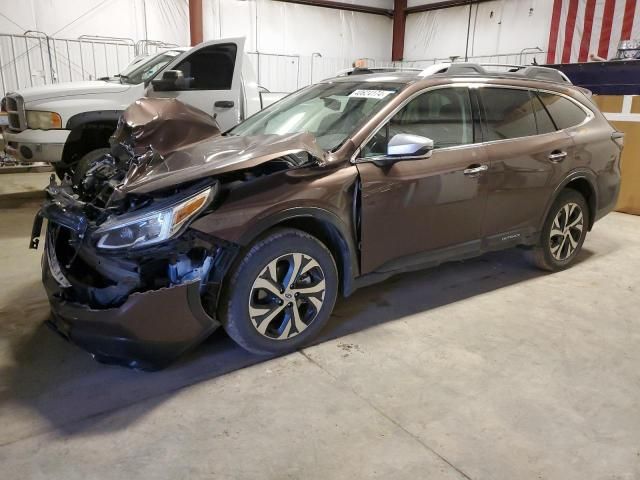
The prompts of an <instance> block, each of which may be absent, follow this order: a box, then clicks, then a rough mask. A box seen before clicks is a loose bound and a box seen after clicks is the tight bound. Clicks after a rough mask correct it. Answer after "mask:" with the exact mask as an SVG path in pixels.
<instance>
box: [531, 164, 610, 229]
mask: <svg viewBox="0 0 640 480" xmlns="http://www.w3.org/2000/svg"><path fill="white" fill-rule="evenodd" d="M567 188H570V189H572V190H576V191H577V192H579V193H580V194H582V196H583V197H584V198H585V200H586V201H587V206H588V207H589V230H591V228H592V227H593V223H594V222H595V216H596V212H597V211H598V190H597V188H596V176H595V174H594V173H593V172H591V171H590V170H580V171H574V172H572V173H571V174H569V175H567V177H566V178H565V179H564V180H563V181H562V182H561V183H560V184H559V185H558V187H557V188H556V189H555V191H554V192H553V195H552V196H551V201H550V202H549V204H548V205H547V208H546V210H545V214H544V217H543V220H542V221H543V222H544V220H545V219H546V218H547V215H549V210H550V209H551V205H553V202H555V201H556V198H558V195H560V192H562V191H563V190H565V189H567Z"/></svg>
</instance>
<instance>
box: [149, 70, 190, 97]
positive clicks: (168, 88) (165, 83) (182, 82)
mask: <svg viewBox="0 0 640 480" xmlns="http://www.w3.org/2000/svg"><path fill="white" fill-rule="evenodd" d="M189 83H190V79H189V78H185V77H184V73H182V70H165V71H164V72H162V77H161V78H155V79H153V80H151V85H153V89H154V90H155V91H156V92H173V91H178V90H186V89H187V88H189Z"/></svg>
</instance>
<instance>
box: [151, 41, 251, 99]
mask: <svg viewBox="0 0 640 480" xmlns="http://www.w3.org/2000/svg"><path fill="white" fill-rule="evenodd" d="M229 47H233V48H234V50H235V52H234V53H235V54H234V58H233V69H232V70H231V82H230V83H229V88H223V89H220V88H218V89H213V88H186V89H183V90H179V91H180V92H229V91H231V90H233V80H234V77H235V74H236V69H237V68H238V45H237V44H236V43H234V42H225V43H215V44H212V45H203V46H202V47H201V48H199V49H197V50H196V51H195V52H190V53H189V54H188V55H185V56H184V58H182V59H180V58H176V59H175V60H174V61H173V62H169V63H168V64H167V65H165V66H164V68H162V69H160V71H159V72H157V73H156V75H157V74H158V73H160V72H162V71H165V70H166V69H168V67H169V65H171V63H175V65H173V66H172V67H171V70H180V68H179V67H180V65H182V64H183V63H185V62H188V61H190V59H191V58H192V57H196V56H198V55H200V54H202V53H203V52H206V51H207V50H209V49H220V48H229ZM241 58H242V57H241ZM183 74H184V72H183ZM193 78H195V77H193Z"/></svg>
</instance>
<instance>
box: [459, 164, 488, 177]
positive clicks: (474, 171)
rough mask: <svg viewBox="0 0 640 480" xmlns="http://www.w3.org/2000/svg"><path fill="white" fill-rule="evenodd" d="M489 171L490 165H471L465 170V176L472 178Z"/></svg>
mask: <svg viewBox="0 0 640 480" xmlns="http://www.w3.org/2000/svg"><path fill="white" fill-rule="evenodd" d="M487 170H489V166H488V165H469V167H467V168H465V169H464V172H463V173H464V174H465V175H467V176H469V177H472V176H474V175H479V174H481V173H482V172H486V171H487Z"/></svg>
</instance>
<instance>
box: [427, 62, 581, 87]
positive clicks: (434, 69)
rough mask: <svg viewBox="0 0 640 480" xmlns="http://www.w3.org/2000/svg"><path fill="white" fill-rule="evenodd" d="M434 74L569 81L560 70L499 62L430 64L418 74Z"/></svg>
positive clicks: (555, 81)
mask: <svg viewBox="0 0 640 480" xmlns="http://www.w3.org/2000/svg"><path fill="white" fill-rule="evenodd" d="M484 67H503V68H508V69H509V71H508V72H495V71H490V70H486V69H485V68H484ZM436 74H446V75H447V76H453V75H459V76H467V75H481V76H487V77H509V78H514V77H516V78H517V77H525V78H529V79H531V80H541V81H545V82H554V83H569V84H570V83H571V80H569V78H568V77H567V76H566V75H565V74H564V73H562V72H561V71H560V70H556V69H555V68H549V67H540V66H537V65H511V64H500V63H484V64H481V63H466V62H464V63H463V62H461V63H438V64H435V65H430V66H429V67H427V68H425V69H424V70H422V71H421V72H420V73H419V75H420V76H421V77H427V76H430V75H436Z"/></svg>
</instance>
